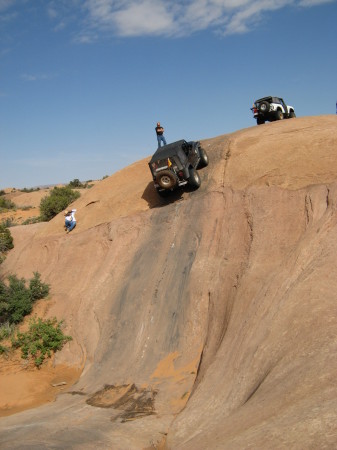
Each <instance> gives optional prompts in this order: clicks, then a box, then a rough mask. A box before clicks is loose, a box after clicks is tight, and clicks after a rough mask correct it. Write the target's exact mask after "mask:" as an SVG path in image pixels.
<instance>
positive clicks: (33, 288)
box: [0, 272, 49, 324]
mask: <svg viewBox="0 0 337 450" xmlns="http://www.w3.org/2000/svg"><path fill="white" fill-rule="evenodd" d="M48 293H49V286H48V285H47V284H45V283H42V282H41V280H40V274H39V273H38V272H34V277H33V278H32V279H31V280H30V281H29V287H28V288H27V287H26V281H25V279H24V278H21V279H19V278H18V277H17V276H16V275H10V276H9V277H8V285H6V284H5V283H4V282H3V281H0V324H3V323H5V322H9V324H12V323H19V322H21V321H22V319H23V318H24V317H25V316H26V315H27V314H30V313H31V312H32V309H33V303H34V302H35V301H36V300H39V299H41V298H45V297H47V295H48Z"/></svg>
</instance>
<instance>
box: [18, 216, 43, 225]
mask: <svg viewBox="0 0 337 450" xmlns="http://www.w3.org/2000/svg"><path fill="white" fill-rule="evenodd" d="M39 222H43V220H42V217H41V216H37V217H28V219H26V220H24V221H23V222H22V224H21V225H31V224H32V223H39Z"/></svg>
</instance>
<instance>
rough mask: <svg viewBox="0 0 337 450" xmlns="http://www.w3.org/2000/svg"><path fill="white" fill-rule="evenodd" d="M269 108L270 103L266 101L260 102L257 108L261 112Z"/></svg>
mask: <svg viewBox="0 0 337 450" xmlns="http://www.w3.org/2000/svg"><path fill="white" fill-rule="evenodd" d="M269 109H270V104H269V103H268V102H261V103H260V106H259V110H260V111H261V112H263V113H266V112H268V111H269Z"/></svg>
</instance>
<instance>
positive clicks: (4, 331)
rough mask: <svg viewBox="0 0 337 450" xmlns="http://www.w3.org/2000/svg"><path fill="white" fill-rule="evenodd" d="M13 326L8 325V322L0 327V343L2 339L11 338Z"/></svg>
mask: <svg viewBox="0 0 337 450" xmlns="http://www.w3.org/2000/svg"><path fill="white" fill-rule="evenodd" d="M14 330H15V326H14V325H13V324H10V323H9V322H6V323H4V324H3V325H0V341H3V340H4V339H8V338H9V337H11V336H12V334H13V333H14Z"/></svg>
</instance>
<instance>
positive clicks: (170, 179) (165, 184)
mask: <svg viewBox="0 0 337 450" xmlns="http://www.w3.org/2000/svg"><path fill="white" fill-rule="evenodd" d="M156 181H157V183H158V184H159V186H160V187H161V188H163V189H172V188H173V187H174V186H175V185H176V184H177V181H178V178H177V175H176V174H175V173H173V172H171V171H170V170H162V171H161V172H160V173H159V174H158V175H157V176H156Z"/></svg>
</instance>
